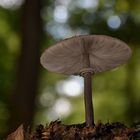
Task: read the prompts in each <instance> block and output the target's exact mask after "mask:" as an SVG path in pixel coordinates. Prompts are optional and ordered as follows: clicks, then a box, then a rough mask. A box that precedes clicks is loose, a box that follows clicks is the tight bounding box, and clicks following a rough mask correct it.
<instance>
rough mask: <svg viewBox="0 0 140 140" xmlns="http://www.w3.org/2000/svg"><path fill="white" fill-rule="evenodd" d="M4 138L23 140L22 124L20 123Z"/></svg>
mask: <svg viewBox="0 0 140 140" xmlns="http://www.w3.org/2000/svg"><path fill="white" fill-rule="evenodd" d="M6 140H25V139H24V128H23V125H20V126H19V127H18V128H17V130H16V131H14V132H13V133H11V134H10V135H8V137H7V139H6Z"/></svg>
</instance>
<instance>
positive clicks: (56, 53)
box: [41, 35, 131, 126]
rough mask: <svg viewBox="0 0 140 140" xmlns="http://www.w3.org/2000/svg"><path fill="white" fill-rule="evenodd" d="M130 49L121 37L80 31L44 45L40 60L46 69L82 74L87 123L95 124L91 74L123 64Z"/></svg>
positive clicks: (68, 73)
mask: <svg viewBox="0 0 140 140" xmlns="http://www.w3.org/2000/svg"><path fill="white" fill-rule="evenodd" d="M130 56H131V49H130V48H129V47H128V46H127V45H126V44H125V43H124V42H122V41H120V40H118V39H116V38H112V37H109V36H105V35H82V36H76V37H72V38H69V39H65V40H63V41H60V42H58V43H57V44H55V45H53V46H51V47H50V48H48V49H46V51H45V52H44V53H43V54H42V56H41V64H42V65H43V66H44V67H45V68H46V69H48V70H49V71H52V72H56V73H61V74H66V75H80V76H83V77H84V101H85V114H86V116H85V118H86V125H87V126H93V125H94V114H93V113H94V112H93V105H92V86H91V82H92V80H91V76H92V75H93V74H95V73H99V72H103V71H106V70H110V69H113V68H115V67H117V66H119V65H121V64H124V63H125V62H126V61H127V60H128V59H129V57H130Z"/></svg>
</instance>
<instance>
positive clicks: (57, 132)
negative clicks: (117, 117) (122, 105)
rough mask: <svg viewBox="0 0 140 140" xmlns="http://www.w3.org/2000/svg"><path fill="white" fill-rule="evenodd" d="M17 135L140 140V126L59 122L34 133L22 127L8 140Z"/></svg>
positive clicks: (35, 139)
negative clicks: (88, 125) (87, 125)
mask: <svg viewBox="0 0 140 140" xmlns="http://www.w3.org/2000/svg"><path fill="white" fill-rule="evenodd" d="M19 131H20V132H19ZM22 133H24V134H22ZM16 134H18V135H19V134H20V135H22V137H23V135H24V138H22V137H18V140H140V126H139V125H138V124H135V125H134V126H133V127H131V128H130V127H127V126H126V125H124V124H122V123H120V122H115V123H106V124H103V123H101V122H98V123H97V124H96V125H95V126H94V127H86V125H85V123H83V124H73V125H64V124H62V122H61V121H58V120H57V121H54V122H51V123H50V124H49V125H48V126H43V125H39V126H37V127H36V131H35V132H33V133H29V131H26V132H25V131H24V130H23V127H22V126H20V127H19V128H18V129H17V130H16V131H15V132H13V133H12V134H10V135H9V136H8V138H9V139H8V138H7V140H15V139H16V138H14V139H12V136H13V135H14V136H16Z"/></svg>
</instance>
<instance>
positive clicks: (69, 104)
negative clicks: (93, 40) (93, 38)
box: [0, 0, 140, 138]
mask: <svg viewBox="0 0 140 140" xmlns="http://www.w3.org/2000/svg"><path fill="white" fill-rule="evenodd" d="M82 34H104V35H109V36H113V37H116V38H119V39H121V40H123V41H125V42H126V43H127V44H128V45H129V46H130V47H131V49H132V51H133V55H132V57H131V59H130V60H129V62H128V63H127V64H126V65H124V66H121V67H119V68H117V69H115V70H113V71H109V72H104V73H101V74H97V75H95V76H93V104H94V110H95V121H96V122H97V121H98V120H101V121H102V122H104V123H105V122H108V121H109V122H112V121H120V122H124V123H126V124H128V125H131V124H133V123H134V122H139V121H140V93H139V91H140V0H54V1H51V0H36V1H34V0H0V138H2V137H4V135H6V134H7V133H8V132H11V131H13V130H14V129H15V128H16V127H17V126H19V125H20V124H21V123H23V122H24V123H25V124H26V125H32V126H36V125H37V124H40V123H41V124H46V123H48V122H50V121H53V120H56V119H60V120H62V121H63V122H64V123H65V124H72V123H82V122H84V101H83V79H82V77H75V76H65V75H61V74H55V73H51V72H48V71H47V70H45V69H44V68H43V67H42V66H40V64H39V58H40V55H41V53H42V52H43V51H44V50H45V49H46V48H47V47H49V46H50V45H52V44H54V43H56V42H57V41H60V40H62V39H65V38H68V37H71V36H77V35H82Z"/></svg>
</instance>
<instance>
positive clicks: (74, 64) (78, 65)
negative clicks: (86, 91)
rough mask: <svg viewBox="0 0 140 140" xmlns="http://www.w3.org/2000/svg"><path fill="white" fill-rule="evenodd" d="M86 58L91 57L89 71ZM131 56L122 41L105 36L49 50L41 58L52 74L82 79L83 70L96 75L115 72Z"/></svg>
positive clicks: (74, 40)
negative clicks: (75, 76)
mask: <svg viewBox="0 0 140 140" xmlns="http://www.w3.org/2000/svg"><path fill="white" fill-rule="evenodd" d="M85 54H88V59H89V66H88V67H86V64H85V63H86V60H85ZM130 56H131V49H130V48H129V47H128V46H127V44H125V43H124V42H122V41H120V40H119V39H116V38H113V37H109V36H105V35H81V36H76V37H71V38H68V39H65V40H63V41H60V42H58V43H56V44H55V45H52V46H51V47H49V48H48V49H46V50H45V52H44V53H43V54H42V56H41V64H42V65H43V67H44V68H46V69H48V70H49V71H52V72H56V73H61V74H67V75H80V73H81V70H82V69H84V68H92V70H93V73H99V72H103V71H107V70H110V69H113V68H115V67H117V66H119V65H121V64H124V63H125V62H126V61H127V60H128V59H129V57H130Z"/></svg>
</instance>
